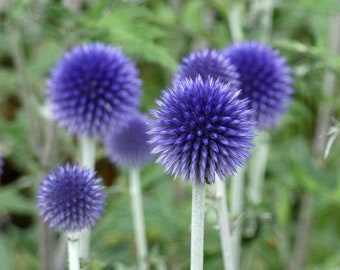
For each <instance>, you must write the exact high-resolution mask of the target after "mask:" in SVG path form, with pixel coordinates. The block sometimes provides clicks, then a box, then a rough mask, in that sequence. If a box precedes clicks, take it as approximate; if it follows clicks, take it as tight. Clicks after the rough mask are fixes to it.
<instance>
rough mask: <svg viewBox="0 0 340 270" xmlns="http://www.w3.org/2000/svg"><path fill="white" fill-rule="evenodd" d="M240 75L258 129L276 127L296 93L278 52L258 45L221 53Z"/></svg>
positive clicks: (250, 43) (244, 44)
mask: <svg viewBox="0 0 340 270" xmlns="http://www.w3.org/2000/svg"><path fill="white" fill-rule="evenodd" d="M222 53H223V54H224V55H225V56H226V57H228V58H229V59H230V61H231V63H232V64H233V65H234V66H235V67H236V69H237V71H238V73H239V74H240V81H241V89H242V92H241V98H245V97H247V98H249V99H250V106H251V108H253V109H254V110H255V119H256V121H257V127H258V128H267V127H270V126H273V125H275V124H276V123H277V121H278V118H279V117H280V116H281V115H282V113H283V112H284V111H285V110H286V109H287V103H288V102H289V101H290V95H291V94H292V93H293V89H292V88H291V84H292V82H293V79H292V77H291V69H290V68H289V67H288V66H287V64H286V59H285V58H284V57H282V56H280V54H279V52H278V51H277V50H274V49H273V48H271V47H270V46H267V45H264V44H261V43H259V42H256V41H246V42H240V43H236V44H232V45H230V46H229V47H227V48H226V49H224V50H223V51H222Z"/></svg>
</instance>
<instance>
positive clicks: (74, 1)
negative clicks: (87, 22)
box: [63, 0, 82, 12]
mask: <svg viewBox="0 0 340 270" xmlns="http://www.w3.org/2000/svg"><path fill="white" fill-rule="evenodd" d="M63 5H64V6H65V7H66V8H68V9H69V10H71V11H73V12H78V11H79V10H80V8H81V5H82V1H81V0H63Z"/></svg>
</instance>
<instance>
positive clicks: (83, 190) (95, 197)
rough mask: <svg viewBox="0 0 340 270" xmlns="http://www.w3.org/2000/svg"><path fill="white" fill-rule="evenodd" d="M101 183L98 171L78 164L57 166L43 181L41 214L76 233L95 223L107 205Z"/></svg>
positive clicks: (39, 200)
mask: <svg viewBox="0 0 340 270" xmlns="http://www.w3.org/2000/svg"><path fill="white" fill-rule="evenodd" d="M100 182H101V179H98V178H95V173H94V172H90V170H88V169H86V168H80V167H78V165H74V166H72V165H70V164H67V165H66V166H65V167H61V166H57V168H56V170H55V171H51V172H49V173H48V175H47V176H46V177H44V178H43V180H42V182H41V184H40V187H39V190H38V195H37V199H38V208H39V214H40V215H41V216H43V217H44V220H45V222H48V223H49V225H50V227H51V228H54V229H55V230H57V231H63V232H76V231H81V230H82V229H84V228H90V227H92V226H94V225H95V223H96V222H97V220H98V219H99V218H100V217H101V213H102V212H103V205H104V197H105V194H104V193H103V189H104V186H102V185H101V184H100Z"/></svg>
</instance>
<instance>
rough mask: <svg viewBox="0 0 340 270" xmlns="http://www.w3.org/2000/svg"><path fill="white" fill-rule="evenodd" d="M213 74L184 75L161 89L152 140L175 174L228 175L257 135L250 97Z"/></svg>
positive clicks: (210, 178) (199, 178) (195, 177)
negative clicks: (208, 76)
mask: <svg viewBox="0 0 340 270" xmlns="http://www.w3.org/2000/svg"><path fill="white" fill-rule="evenodd" d="M239 95H240V91H236V90H235V88H233V87H231V86H230V85H228V84H224V83H222V82H220V81H218V80H217V81H215V80H213V79H211V78H208V79H207V80H205V81H203V80H202V79H201V78H200V77H197V78H195V80H191V79H185V80H182V81H179V82H178V83H177V84H175V85H174V86H173V88H172V89H168V90H166V91H163V92H162V98H161V100H159V101H157V104H158V105H159V106H160V108H159V109H156V110H154V111H152V114H153V115H154V116H155V117H156V119H155V120H153V121H151V129H150V131H149V134H150V136H151V140H150V143H151V144H152V145H153V151H152V153H155V154H159V156H158V159H157V162H159V163H161V164H163V165H164V166H165V169H166V171H167V172H170V173H172V174H174V176H175V177H177V176H182V178H183V179H184V180H191V181H193V182H199V183H204V182H209V183H211V182H214V181H215V172H216V174H217V175H218V176H219V177H220V178H221V179H224V178H225V176H226V175H231V174H234V173H235V172H236V170H237V167H239V166H242V165H243V164H244V162H245V159H246V158H247V157H248V155H249V148H251V147H252V143H251V140H252V138H253V137H254V134H253V132H252V127H253V125H254V122H253V121H252V120H250V116H251V114H252V111H251V110H249V109H248V107H249V106H248V100H246V99H239Z"/></svg>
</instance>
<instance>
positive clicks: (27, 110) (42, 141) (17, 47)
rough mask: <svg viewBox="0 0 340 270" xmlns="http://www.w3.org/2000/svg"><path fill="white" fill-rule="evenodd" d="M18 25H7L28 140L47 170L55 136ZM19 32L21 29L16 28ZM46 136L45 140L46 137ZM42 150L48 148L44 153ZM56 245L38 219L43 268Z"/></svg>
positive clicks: (49, 269)
mask: <svg viewBox="0 0 340 270" xmlns="http://www.w3.org/2000/svg"><path fill="white" fill-rule="evenodd" d="M16 27H18V26H15V25H14V26H10V25H6V32H7V34H8V36H9V38H10V42H11V49H12V52H11V53H12V58H13V62H14V64H15V68H16V70H17V74H18V81H19V84H20V91H19V95H20V100H21V102H22V104H23V110H24V115H25V118H26V123H28V124H27V133H28V141H29V145H30V148H31V150H32V152H33V153H34V154H35V156H36V157H37V158H38V160H39V162H40V163H41V165H42V166H43V167H44V168H46V167H47V166H48V165H49V164H50V163H51V161H52V155H53V151H52V148H50V146H51V145H52V144H54V142H55V139H56V138H55V137H53V138H51V139H48V138H47V137H46V136H47V134H48V132H49V131H48V129H47V130H46V129H44V130H43V127H44V126H43V125H41V123H40V121H39V120H40V119H39V115H38V112H37V110H36V109H35V104H34V103H33V99H32V96H33V94H34V93H33V92H32V91H31V89H30V82H29V78H28V75H27V66H26V61H25V54H24V50H23V47H22V40H21V39H22V38H21V34H20V31H15V29H16ZM16 30H17V29H16ZM43 135H45V137H43ZM41 149H45V150H46V151H45V152H44V153H42V152H41ZM54 246H55V233H54V231H53V230H51V229H50V228H49V227H48V225H46V224H45V223H44V222H43V220H42V219H41V218H39V219H38V247H39V268H40V269H44V270H52V269H53V268H52V267H53V266H52V263H51V261H52V260H51V255H52V254H53V250H54Z"/></svg>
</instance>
